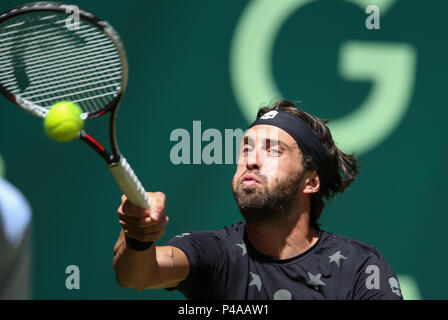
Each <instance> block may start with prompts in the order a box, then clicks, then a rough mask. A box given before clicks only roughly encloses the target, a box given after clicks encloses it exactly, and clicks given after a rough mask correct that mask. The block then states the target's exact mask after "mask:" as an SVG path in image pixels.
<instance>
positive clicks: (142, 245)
mask: <svg viewBox="0 0 448 320" xmlns="http://www.w3.org/2000/svg"><path fill="white" fill-rule="evenodd" d="M109 169H110V172H111V173H112V176H113V177H114V179H115V181H116V182H117V184H118V186H119V187H120V189H121V191H123V193H124V194H125V195H126V197H127V198H128V199H129V201H130V202H131V203H132V204H133V205H136V206H137V207H140V208H144V209H146V208H148V207H149V206H150V204H151V201H150V200H149V198H148V195H147V194H146V191H145V189H144V188H143V186H142V184H141V182H140V180H138V178H137V176H136V175H135V173H134V170H132V168H131V166H130V165H129V163H128V162H127V161H126V159H125V158H123V157H120V161H119V162H117V163H113V164H111V165H109ZM126 242H127V244H128V245H129V246H130V247H131V248H133V249H134V250H137V251H144V250H146V249H148V248H149V247H150V246H151V245H152V244H153V242H152V241H140V240H137V239H133V238H129V237H127V236H126Z"/></svg>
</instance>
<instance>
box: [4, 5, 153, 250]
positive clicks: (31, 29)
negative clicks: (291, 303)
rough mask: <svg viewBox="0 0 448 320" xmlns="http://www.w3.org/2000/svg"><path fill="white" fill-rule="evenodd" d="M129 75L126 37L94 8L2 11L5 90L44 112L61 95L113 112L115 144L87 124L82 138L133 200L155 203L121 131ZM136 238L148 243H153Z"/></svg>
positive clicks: (91, 109)
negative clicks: (123, 148) (125, 150)
mask: <svg viewBox="0 0 448 320" xmlns="http://www.w3.org/2000/svg"><path fill="white" fill-rule="evenodd" d="M127 77H128V66H127V59H126V53H125V50H124V47H123V45H122V42H121V40H120V37H119V36H118V34H117V32H116V31H115V30H114V28H113V27H112V26H111V25H110V24H109V23H107V22H106V21H103V20H101V19H99V18H97V17H96V16H95V15H93V14H92V13H89V12H87V11H84V10H81V9H79V8H78V7H74V6H69V5H66V4H62V3H56V2H35V3H30V4H26V5H22V6H19V7H16V8H14V9H11V10H9V11H7V12H5V13H3V14H1V15H0V91H1V92H2V94H3V95H4V96H5V97H6V98H8V99H9V100H10V101H11V102H13V103H14V104H15V105H17V106H18V107H20V108H21V109H23V110H25V111H28V112H29V113H31V114H33V115H35V116H37V117H39V118H45V116H46V115H47V113H48V109H49V108H50V107H51V106H52V105H53V104H54V103H56V102H59V101H62V100H68V101H71V102H74V103H76V104H78V105H79V106H80V107H81V109H82V111H83V113H82V115H81V117H82V118H83V119H84V120H90V119H93V118H96V117H100V116H103V115H105V114H109V115H110V122H109V140H110V147H111V148H110V150H111V151H110V152H109V151H107V150H106V148H105V147H104V146H103V145H102V144H100V143H99V142H98V141H97V140H95V138H93V137H92V136H91V135H90V134H88V133H87V132H85V131H84V130H83V131H81V132H80V134H79V138H80V139H81V140H82V141H84V142H85V143H86V144H87V145H88V146H90V147H91V148H92V149H93V150H95V151H96V153H97V154H98V155H100V156H101V158H103V160H104V161H105V162H106V164H107V165H108V167H109V169H110V172H111V173H112V176H113V177H114V179H115V181H116V182H117V184H118V186H119V187H120V189H121V190H122V191H123V193H124V194H125V195H126V196H127V198H128V199H129V201H130V202H131V203H132V204H134V205H136V206H138V207H141V208H148V207H149V205H150V201H149V198H148V196H147V194H146V192H145V190H144V188H143V186H142V184H141V183H140V181H139V179H138V178H137V176H136V175H135V173H134V171H133V170H132V168H131V167H130V166H129V164H128V162H127V161H126V159H125V158H124V157H123V155H122V154H121V153H120V150H119V148H118V144H117V140H116V136H115V121H116V117H117V110H118V106H119V103H120V100H121V97H122V96H123V93H124V91H125V89H126V83H127ZM128 240H129V239H128ZM131 241H133V239H131ZM135 243H137V245H138V246H140V247H141V249H142V250H143V249H145V248H148V247H149V246H150V245H151V244H152V242H146V243H144V244H142V243H140V242H137V241H135Z"/></svg>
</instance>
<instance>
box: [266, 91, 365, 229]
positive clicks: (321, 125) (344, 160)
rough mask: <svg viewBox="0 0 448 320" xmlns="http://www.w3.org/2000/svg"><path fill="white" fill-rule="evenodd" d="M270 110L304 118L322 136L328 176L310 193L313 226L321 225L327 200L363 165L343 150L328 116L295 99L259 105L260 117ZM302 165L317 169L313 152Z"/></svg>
mask: <svg viewBox="0 0 448 320" xmlns="http://www.w3.org/2000/svg"><path fill="white" fill-rule="evenodd" d="M271 110H283V111H286V112H288V113H290V114H292V115H295V116H297V117H299V118H301V119H302V120H303V121H304V122H305V123H306V124H307V125H308V126H309V127H310V128H311V130H312V131H313V132H314V134H315V135H316V137H317V138H318V139H319V140H320V142H321V144H322V148H323V150H324V153H325V161H324V164H323V165H324V166H325V176H324V177H321V176H319V179H320V190H319V191H318V192H317V193H315V194H312V195H311V208H310V211H311V212H310V227H313V228H316V229H320V224H319V223H318V220H319V218H320V216H321V213H322V210H323V209H324V208H325V202H324V199H326V200H331V199H333V198H334V196H335V195H336V194H337V193H343V192H344V191H345V190H346V189H347V188H348V186H349V185H351V184H352V183H353V182H354V181H355V177H356V175H357V174H358V173H359V169H360V166H358V162H359V161H360V160H358V159H356V158H355V156H354V154H352V155H348V154H346V153H344V152H342V151H341V150H340V149H339V148H338V147H337V146H336V144H335V142H334V141H333V137H332V136H331V132H330V130H329V129H328V127H327V126H326V124H327V123H328V122H330V121H329V120H326V119H319V118H317V117H315V116H312V115H311V114H309V113H307V112H305V111H303V110H301V109H299V108H298V107H297V106H296V105H295V104H294V103H293V102H291V101H288V100H280V101H277V102H275V103H274V104H273V105H272V106H269V107H263V108H260V110H259V111H258V114H257V119H258V118H260V117H261V116H262V115H263V114H265V113H266V112H268V111H271ZM302 166H303V167H304V169H305V170H316V165H315V164H314V163H313V161H312V160H311V157H310V156H305V157H303V158H302Z"/></svg>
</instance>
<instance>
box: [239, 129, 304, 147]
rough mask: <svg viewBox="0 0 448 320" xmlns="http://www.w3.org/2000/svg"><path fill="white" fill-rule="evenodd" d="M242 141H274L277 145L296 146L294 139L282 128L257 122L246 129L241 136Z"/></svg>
mask: <svg viewBox="0 0 448 320" xmlns="http://www.w3.org/2000/svg"><path fill="white" fill-rule="evenodd" d="M243 142H244V143H263V142H264V143H266V142H269V143H276V144H279V145H285V146H287V147H289V148H293V147H297V143H296V142H295V140H294V139H293V138H292V137H291V136H290V135H289V134H288V133H287V132H286V131H285V130H283V129H281V128H279V127H276V126H271V125H266V124H259V125H256V126H253V127H251V128H250V129H249V130H247V132H246V134H245V135H244V138H243Z"/></svg>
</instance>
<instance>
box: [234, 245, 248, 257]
mask: <svg viewBox="0 0 448 320" xmlns="http://www.w3.org/2000/svg"><path fill="white" fill-rule="evenodd" d="M235 245H236V246H238V247H240V248H241V249H243V254H242V255H241V256H244V255H245V254H246V253H247V249H246V244H245V243H244V242H241V243H235Z"/></svg>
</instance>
